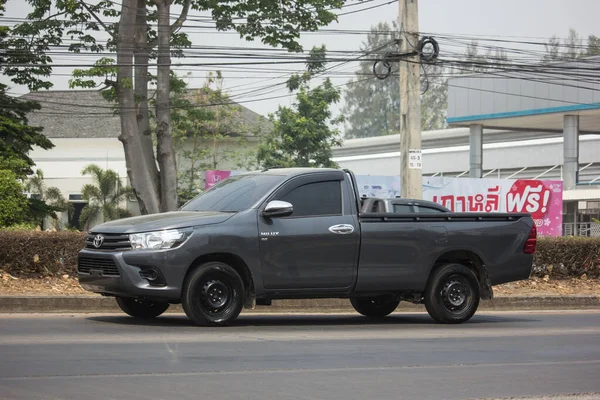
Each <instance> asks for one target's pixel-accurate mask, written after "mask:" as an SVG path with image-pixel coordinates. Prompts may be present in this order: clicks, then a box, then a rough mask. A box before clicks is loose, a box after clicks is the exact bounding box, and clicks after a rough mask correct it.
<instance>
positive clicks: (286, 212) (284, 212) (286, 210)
mask: <svg viewBox="0 0 600 400" xmlns="http://www.w3.org/2000/svg"><path fill="white" fill-rule="evenodd" d="M293 212H294V206H293V205H291V204H290V203H288V202H287V201H281V200H273V201H270V202H269V204H267V206H266V207H265V210H264V211H263V212H262V215H263V217H265V218H274V217H287V216H290V215H292V213H293Z"/></svg>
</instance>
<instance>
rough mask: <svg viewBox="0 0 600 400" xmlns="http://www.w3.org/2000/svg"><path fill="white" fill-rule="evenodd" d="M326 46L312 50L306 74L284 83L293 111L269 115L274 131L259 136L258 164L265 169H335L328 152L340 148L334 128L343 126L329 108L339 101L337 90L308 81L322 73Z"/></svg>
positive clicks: (328, 81)
mask: <svg viewBox="0 0 600 400" xmlns="http://www.w3.org/2000/svg"><path fill="white" fill-rule="evenodd" d="M325 53H326V49H325V46H322V47H314V48H313V49H312V50H311V52H310V55H309V62H308V63H307V68H306V71H305V72H304V73H303V74H301V75H299V74H294V75H292V76H291V77H290V79H289V80H288V81H287V87H288V89H289V90H290V92H294V91H297V94H296V102H295V104H294V105H293V107H282V106H279V108H278V110H277V111H276V112H275V114H272V115H270V120H271V122H272V123H273V129H272V130H271V131H269V132H267V133H264V134H263V135H261V138H260V144H259V147H258V154H257V160H258V163H259V164H260V165H261V166H264V167H267V168H275V167H281V168H289V167H337V164H336V163H335V162H333V161H331V148H332V147H333V146H339V145H341V139H340V132H339V130H338V129H336V128H333V127H335V126H336V125H338V124H339V123H341V122H342V120H343V118H342V117H337V118H334V117H333V116H332V112H331V109H330V107H331V105H333V104H335V103H337V102H338V101H339V100H340V89H338V88H336V87H334V86H333V84H332V83H331V81H330V80H329V79H325V80H324V82H323V83H322V84H320V85H318V86H316V87H314V88H311V86H310V83H311V79H312V78H313V77H314V75H315V74H318V73H321V72H323V71H324V70H325V62H324V61H323V60H324V59H325Z"/></svg>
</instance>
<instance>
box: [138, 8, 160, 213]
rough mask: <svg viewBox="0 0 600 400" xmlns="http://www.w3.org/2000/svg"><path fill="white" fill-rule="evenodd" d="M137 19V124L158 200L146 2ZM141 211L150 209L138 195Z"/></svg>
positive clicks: (158, 188) (158, 179)
mask: <svg viewBox="0 0 600 400" xmlns="http://www.w3.org/2000/svg"><path fill="white" fill-rule="evenodd" d="M137 7H138V9H137V18H136V25H135V26H136V30H135V48H136V49H135V81H134V90H135V95H136V101H137V124H138V135H139V137H140V144H141V148H142V152H143V153H144V157H145V158H146V165H147V166H148V174H149V175H150V179H151V181H152V191H153V192H154V194H155V196H156V197H157V198H158V197H159V193H160V176H159V173H158V167H157V166H156V159H155V158H154V146H153V143H152V131H151V129H150V119H149V116H148V60H149V58H150V55H149V51H150V48H149V45H148V31H147V28H148V22H147V19H146V0H137ZM136 197H137V198H138V203H139V205H140V211H141V212H142V214H148V209H147V207H146V206H145V204H144V202H143V201H142V199H140V197H139V196H138V195H137V192H136Z"/></svg>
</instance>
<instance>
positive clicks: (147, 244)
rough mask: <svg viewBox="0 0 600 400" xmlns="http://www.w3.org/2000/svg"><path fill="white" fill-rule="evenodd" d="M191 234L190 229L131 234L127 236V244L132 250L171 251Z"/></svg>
mask: <svg viewBox="0 0 600 400" xmlns="http://www.w3.org/2000/svg"><path fill="white" fill-rule="evenodd" d="M191 234H192V230H191V229H170V230H165V231H156V232H144V233H133V234H131V235H129V242H130V243H131V248H132V249H172V248H174V247H178V246H180V245H181V244H183V242H185V241H186V240H187V238H188V237H190V235H191Z"/></svg>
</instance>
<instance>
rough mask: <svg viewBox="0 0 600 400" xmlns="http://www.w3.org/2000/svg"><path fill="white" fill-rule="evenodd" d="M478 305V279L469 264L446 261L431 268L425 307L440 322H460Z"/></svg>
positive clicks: (467, 318) (469, 315) (465, 319)
mask: <svg viewBox="0 0 600 400" xmlns="http://www.w3.org/2000/svg"><path fill="white" fill-rule="evenodd" d="M477 307H479V282H478V280H477V277H476V276H475V274H474V273H473V271H471V270H470V269H469V268H467V267H465V266H464V265H461V264H446V265H443V266H441V267H440V268H438V269H437V270H435V271H434V272H433V275H432V276H431V278H430V279H429V283H428V284H427V288H426V289H425V308H427V312H428V313H429V315H430V316H431V317H432V318H433V319H434V320H435V321H436V322H439V323H442V324H460V323H462V322H466V321H468V320H469V319H471V317H472V316H473V315H474V314H475V311H477Z"/></svg>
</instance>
